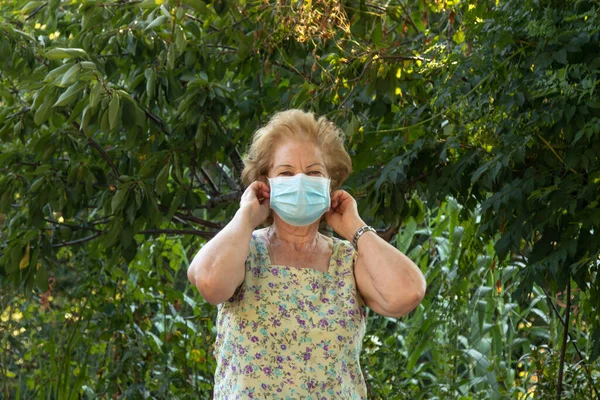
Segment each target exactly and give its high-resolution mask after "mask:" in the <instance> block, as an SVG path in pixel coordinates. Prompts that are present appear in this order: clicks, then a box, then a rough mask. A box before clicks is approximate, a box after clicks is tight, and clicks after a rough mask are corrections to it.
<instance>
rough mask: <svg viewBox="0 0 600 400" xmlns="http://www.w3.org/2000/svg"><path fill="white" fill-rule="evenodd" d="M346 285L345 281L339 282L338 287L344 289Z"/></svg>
mask: <svg viewBox="0 0 600 400" xmlns="http://www.w3.org/2000/svg"><path fill="white" fill-rule="evenodd" d="M345 285H346V283H345V282H344V281H339V282H338V287H341V288H342V287H344V286H345Z"/></svg>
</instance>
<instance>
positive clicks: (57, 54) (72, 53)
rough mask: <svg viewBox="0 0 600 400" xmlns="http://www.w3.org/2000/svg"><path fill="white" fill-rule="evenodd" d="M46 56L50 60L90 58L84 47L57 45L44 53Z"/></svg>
mask: <svg viewBox="0 0 600 400" xmlns="http://www.w3.org/2000/svg"><path fill="white" fill-rule="evenodd" d="M44 56H45V57H46V58H47V59H49V60H62V59H64V58H75V57H82V58H89V57H88V54H87V53H86V52H85V50H83V49H76V48H64V47H55V48H53V49H50V50H48V51H47V52H46V53H44Z"/></svg>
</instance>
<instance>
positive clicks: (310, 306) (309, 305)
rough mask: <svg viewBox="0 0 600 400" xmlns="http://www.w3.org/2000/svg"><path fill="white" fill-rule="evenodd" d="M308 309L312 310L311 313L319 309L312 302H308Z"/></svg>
mask: <svg viewBox="0 0 600 400" xmlns="http://www.w3.org/2000/svg"><path fill="white" fill-rule="evenodd" d="M308 308H310V311H315V310H316V309H317V307H315V305H314V304H313V303H312V301H309V302H308Z"/></svg>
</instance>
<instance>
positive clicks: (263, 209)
mask: <svg viewBox="0 0 600 400" xmlns="http://www.w3.org/2000/svg"><path fill="white" fill-rule="evenodd" d="M270 198H271V188H269V186H268V185H267V184H266V183H264V182H261V181H254V182H252V183H251V184H250V186H248V187H247V188H246V190H245V191H244V193H243V194H242V198H241V199H240V210H245V211H246V212H247V215H248V218H250V221H251V222H252V228H256V227H257V226H259V225H260V224H262V223H263V222H264V221H265V220H266V219H267V217H268V216H269V209H270V200H269V199H270Z"/></svg>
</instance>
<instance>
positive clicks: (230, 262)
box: [188, 207, 255, 305]
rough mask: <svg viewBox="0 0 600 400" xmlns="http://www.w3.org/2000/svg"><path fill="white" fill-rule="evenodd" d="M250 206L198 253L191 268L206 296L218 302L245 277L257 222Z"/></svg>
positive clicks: (190, 274) (193, 278)
mask: <svg viewBox="0 0 600 400" xmlns="http://www.w3.org/2000/svg"><path fill="white" fill-rule="evenodd" d="M249 211H250V210H248V209H247V208H244V207H242V208H240V209H239V210H238V211H237V212H236V214H235V216H234V217H233V219H232V220H231V221H230V222H229V224H227V226H225V228H223V229H222V230H221V231H220V232H219V233H218V234H217V235H216V236H215V237H214V238H212V239H211V240H210V241H209V242H208V243H206V244H205V245H204V246H203V247H202V248H201V249H200V251H198V253H197V254H196V256H195V257H194V259H193V260H192V262H191V264H190V266H189V268H188V279H189V280H190V282H191V283H192V284H193V285H194V286H196V287H197V288H198V290H199V291H200V293H201V294H202V297H204V299H205V300H206V301H207V302H209V303H211V304H213V305H216V304H218V303H222V302H224V301H226V300H227V299H229V298H230V297H231V296H232V295H233V292H234V291H235V289H236V288H237V287H238V286H239V285H240V284H241V283H242V282H243V280H244V277H245V269H246V268H245V263H246V258H247V257H248V253H249V251H250V239H251V238H252V232H253V231H254V228H255V227H254V226H253V225H252V220H251V218H250V215H249Z"/></svg>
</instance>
